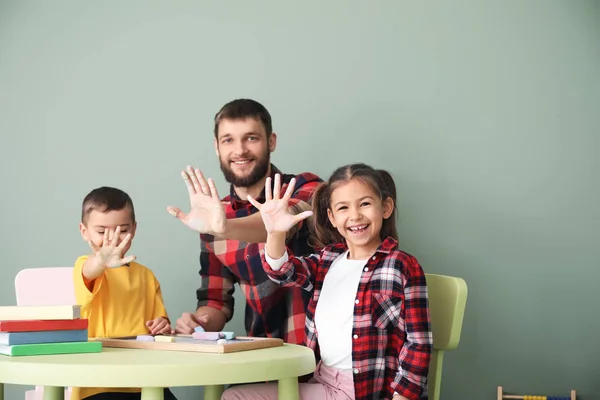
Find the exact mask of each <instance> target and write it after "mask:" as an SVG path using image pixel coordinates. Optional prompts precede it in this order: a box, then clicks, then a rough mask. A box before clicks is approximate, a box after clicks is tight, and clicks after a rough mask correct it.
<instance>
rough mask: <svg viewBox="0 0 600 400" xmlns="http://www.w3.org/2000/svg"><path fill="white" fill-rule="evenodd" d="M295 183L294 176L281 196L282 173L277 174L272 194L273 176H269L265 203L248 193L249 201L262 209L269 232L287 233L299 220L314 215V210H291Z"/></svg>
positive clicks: (261, 213) (262, 215) (266, 184)
mask: <svg viewBox="0 0 600 400" xmlns="http://www.w3.org/2000/svg"><path fill="white" fill-rule="evenodd" d="M295 184H296V178H292V180H291V181H290V183H289V184H288V186H287V190H286V191H285V194H284V195H283V197H282V198H279V196H280V192H281V175H280V174H275V183H274V185H273V193H272V194H271V178H270V177H268V178H267V181H266V183H265V202H264V203H263V204H260V203H259V202H257V201H256V200H255V199H254V198H253V197H252V196H250V195H248V201H249V202H250V203H251V204H252V205H253V206H254V207H256V208H257V209H258V210H259V211H260V215H261V217H262V219H263V222H264V224H265V229H266V230H267V233H285V232H287V231H289V230H290V229H291V228H292V227H293V226H294V225H296V224H297V223H298V222H300V221H302V220H303V219H306V218H308V217H310V216H311V215H312V211H303V212H301V213H299V214H296V215H294V214H292V213H290V212H289V209H288V207H289V205H288V203H289V201H290V199H291V198H292V194H293V193H294V186H295Z"/></svg>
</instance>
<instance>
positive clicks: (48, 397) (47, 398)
mask: <svg viewBox="0 0 600 400" xmlns="http://www.w3.org/2000/svg"><path fill="white" fill-rule="evenodd" d="M64 398H65V388H64V387H61V386H44V400H64Z"/></svg>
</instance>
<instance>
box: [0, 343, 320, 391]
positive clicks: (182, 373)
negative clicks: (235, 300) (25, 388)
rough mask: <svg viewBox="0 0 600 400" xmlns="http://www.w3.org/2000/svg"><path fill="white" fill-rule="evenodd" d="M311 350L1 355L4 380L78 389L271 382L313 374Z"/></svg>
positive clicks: (0, 371)
mask: <svg viewBox="0 0 600 400" xmlns="http://www.w3.org/2000/svg"><path fill="white" fill-rule="evenodd" d="M315 366H316V364H315V356H314V353H313V351H312V350H311V349H309V348H307V347H304V346H298V345H292V344H284V345H283V346H280V347H273V348H266V349H258V350H248V351H240V352H235V353H225V354H215V353H200V352H184V351H162V350H139V349H121V348H109V347H105V348H103V349H102V352H100V353H83V354H61V355H43V356H19V357H9V356H0V382H1V383H6V384H18V385H43V386H63V387H66V386H79V387H86V386H87V387H171V386H206V385H223V384H230V383H244V382H260V381H267V380H269V381H271V380H278V379H282V378H291V377H297V376H302V375H306V374H310V373H312V372H313V371H314V370H315Z"/></svg>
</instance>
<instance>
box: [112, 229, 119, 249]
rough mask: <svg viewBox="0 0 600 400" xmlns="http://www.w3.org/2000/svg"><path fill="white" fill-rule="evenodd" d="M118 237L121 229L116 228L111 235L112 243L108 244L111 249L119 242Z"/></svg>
mask: <svg viewBox="0 0 600 400" xmlns="http://www.w3.org/2000/svg"><path fill="white" fill-rule="evenodd" d="M120 235H121V227H120V226H117V229H115V232H114V233H113V235H112V241H111V243H110V245H111V246H113V247H116V246H117V242H118V241H119V236H120Z"/></svg>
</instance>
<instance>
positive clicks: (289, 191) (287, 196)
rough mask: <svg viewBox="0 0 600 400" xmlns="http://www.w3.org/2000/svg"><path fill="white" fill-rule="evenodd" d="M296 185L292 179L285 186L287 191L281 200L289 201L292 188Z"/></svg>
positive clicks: (294, 179)
mask: <svg viewBox="0 0 600 400" xmlns="http://www.w3.org/2000/svg"><path fill="white" fill-rule="evenodd" d="M295 185H296V178H292V179H291V180H290V183H288V185H287V190H286V191H285V194H284V195H283V200H285V201H289V200H290V199H291V198H292V194H294V186H295Z"/></svg>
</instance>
